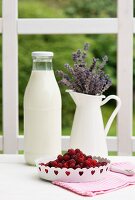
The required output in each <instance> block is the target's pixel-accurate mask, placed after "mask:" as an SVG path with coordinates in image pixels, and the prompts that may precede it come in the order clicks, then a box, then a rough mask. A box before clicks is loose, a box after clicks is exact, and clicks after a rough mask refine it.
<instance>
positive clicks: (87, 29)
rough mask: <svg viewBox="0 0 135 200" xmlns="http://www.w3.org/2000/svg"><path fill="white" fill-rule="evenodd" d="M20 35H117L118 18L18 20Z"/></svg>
mask: <svg viewBox="0 0 135 200" xmlns="http://www.w3.org/2000/svg"><path fill="white" fill-rule="evenodd" d="M18 33H19V34H94V33H96V34H99V33H109V34H110V33H117V19H116V18H91V19H84V18H83V19H82V18H79V19H72V18H68V19H67V18H65V19H56V18H55V19H18Z"/></svg>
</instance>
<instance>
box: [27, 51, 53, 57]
mask: <svg viewBox="0 0 135 200" xmlns="http://www.w3.org/2000/svg"><path fill="white" fill-rule="evenodd" d="M31 55H32V57H33V56H38V57H40V56H45V57H53V52H50V51H34V52H32V54H31Z"/></svg>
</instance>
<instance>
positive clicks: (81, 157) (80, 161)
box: [77, 155, 85, 163]
mask: <svg viewBox="0 0 135 200" xmlns="http://www.w3.org/2000/svg"><path fill="white" fill-rule="evenodd" d="M84 160H85V157H84V156H83V155H81V156H79V157H78V159H77V162H78V163H82V162H84Z"/></svg>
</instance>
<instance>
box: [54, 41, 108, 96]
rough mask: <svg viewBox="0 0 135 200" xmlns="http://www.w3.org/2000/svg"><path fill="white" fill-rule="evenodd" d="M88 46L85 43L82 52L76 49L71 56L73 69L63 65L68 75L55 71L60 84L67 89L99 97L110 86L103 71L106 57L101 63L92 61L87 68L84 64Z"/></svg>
mask: <svg viewBox="0 0 135 200" xmlns="http://www.w3.org/2000/svg"><path fill="white" fill-rule="evenodd" d="M88 50H89V44H88V43H85V44H84V47H83V50H80V49H78V50H77V51H76V52H74V53H73V54H72V59H73V62H74V65H73V67H71V66H70V65H69V64H65V68H66V69H67V71H68V73H67V74H66V73H64V72H63V71H57V74H58V75H59V76H60V77H61V78H62V79H61V80H60V83H61V84H62V85H65V86H67V87H68V88H69V89H71V90H73V91H75V92H80V93H84V94H89V95H101V94H102V93H103V92H104V91H106V90H107V89H108V88H109V87H110V86H111V84H112V83H111V80H110V77H109V76H108V75H107V74H105V72H104V71H103V69H104V66H105V65H106V63H107V62H108V57H107V56H104V57H103V58H102V61H100V60H99V59H98V58H93V59H92V64H91V65H90V66H88V64H87V62H86V58H87V52H88Z"/></svg>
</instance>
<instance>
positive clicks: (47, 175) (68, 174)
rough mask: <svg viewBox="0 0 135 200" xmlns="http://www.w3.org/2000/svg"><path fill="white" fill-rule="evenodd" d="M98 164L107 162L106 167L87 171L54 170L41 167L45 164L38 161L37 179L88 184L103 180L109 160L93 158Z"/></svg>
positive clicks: (42, 160)
mask: <svg viewBox="0 0 135 200" xmlns="http://www.w3.org/2000/svg"><path fill="white" fill-rule="evenodd" d="M93 159H96V160H98V161H99V162H107V165H105V166H100V167H91V168H89V169H87V168H83V169H79V168H77V169H72V168H69V169H67V168H62V169H61V168H55V167H48V166H44V165H41V164H40V163H45V162H44V159H40V160H38V162H37V163H36V166H37V169H38V174H39V177H40V178H42V179H45V180H48V181H61V182H72V183H75V182H76V183H77V182H90V181H98V180H101V179H103V178H104V177H105V176H106V174H107V172H108V170H109V167H110V160H108V159H107V158H101V157H96V156H95V157H93Z"/></svg>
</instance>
